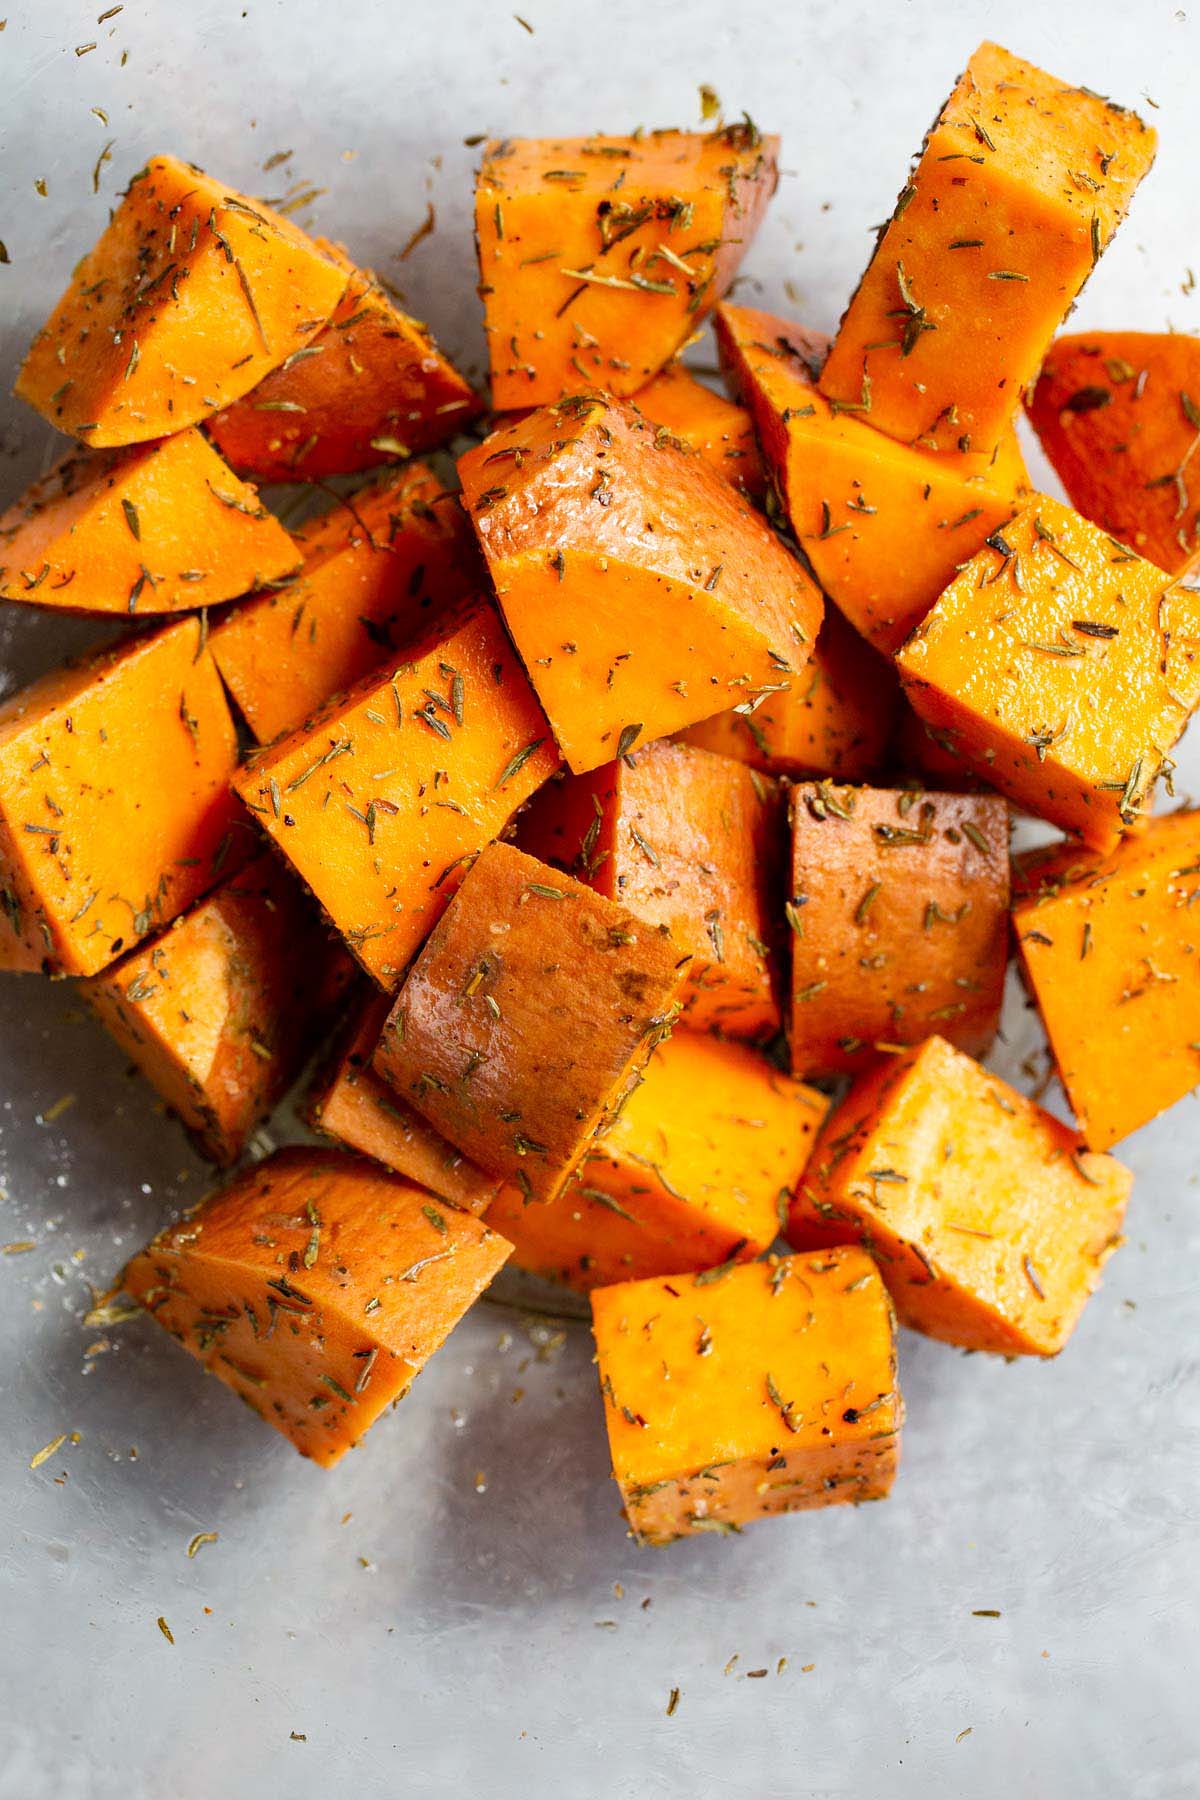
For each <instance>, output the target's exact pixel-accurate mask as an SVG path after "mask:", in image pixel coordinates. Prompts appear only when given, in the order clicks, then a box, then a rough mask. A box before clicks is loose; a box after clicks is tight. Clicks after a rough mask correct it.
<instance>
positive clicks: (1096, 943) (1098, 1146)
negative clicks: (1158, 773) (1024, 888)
mask: <svg viewBox="0 0 1200 1800" xmlns="http://www.w3.org/2000/svg"><path fill="white" fill-rule="evenodd" d="M1031 862H1032V867H1028V866H1027V868H1026V870H1025V872H1024V880H1023V881H1022V884H1021V885H1028V886H1030V887H1031V888H1032V890H1033V891H1032V892H1030V893H1027V894H1025V895H1022V896H1020V897H1019V898H1018V899H1017V901H1016V903H1015V905H1014V907H1013V925H1014V927H1015V930H1016V938H1017V946H1018V948H1019V950H1020V953H1021V962H1022V965H1023V967H1024V971H1025V975H1026V978H1027V980H1028V982H1029V986H1030V988H1031V990H1032V992H1033V997H1034V999H1035V1000H1036V1001H1037V1004H1038V1010H1039V1011H1040V1013H1041V1015H1042V1021H1043V1023H1044V1025H1045V1027H1046V1034H1047V1036H1048V1037H1049V1039H1050V1047H1051V1049H1052V1051H1053V1052H1054V1057H1055V1061H1056V1062H1057V1064H1058V1069H1059V1074H1060V1075H1061V1077H1062V1082H1063V1086H1064V1087H1065V1089H1066V1091H1067V1098H1068V1100H1069V1101H1070V1102H1071V1107H1072V1109H1073V1111H1074V1113H1075V1117H1076V1119H1077V1121H1078V1124H1079V1129H1080V1131H1081V1133H1082V1134H1083V1138H1084V1141H1085V1142H1086V1143H1088V1144H1090V1145H1091V1147H1092V1148H1093V1149H1094V1150H1107V1148H1108V1147H1109V1145H1110V1144H1115V1143H1116V1142H1117V1140H1118V1139H1119V1138H1123V1137H1127V1136H1128V1135H1129V1133H1130V1132H1131V1131H1136V1130H1137V1128H1138V1126H1139V1125H1144V1124H1145V1123H1146V1122H1147V1120H1149V1119H1152V1118H1154V1116H1155V1115H1156V1114H1157V1113H1160V1112H1162V1111H1164V1110H1165V1108H1166V1107H1168V1106H1172V1105H1174V1103H1175V1101H1176V1100H1180V1099H1182V1098H1183V1096H1184V1095H1185V1094H1186V1093H1188V1092H1190V1090H1191V1089H1192V1088H1194V1087H1195V1086H1196V1085H1197V1083H1200V1053H1198V1048H1197V1047H1198V1044H1200V994H1198V991H1197V986H1196V971H1197V966H1198V965H1197V960H1196V959H1197V953H1198V952H1200V928H1198V927H1197V926H1196V925H1194V924H1193V919H1194V918H1195V917H1196V916H1197V915H1196V914H1195V911H1194V908H1195V902H1196V901H1197V900H1198V899H1200V814H1198V813H1195V812H1184V813H1172V814H1168V815H1167V816H1166V817H1165V818H1162V819H1154V820H1151V821H1150V823H1149V824H1148V825H1147V828H1146V830H1145V831H1144V832H1142V833H1140V834H1139V835H1136V836H1133V837H1129V838H1126V839H1124V840H1123V842H1122V843H1121V844H1120V845H1119V846H1118V847H1117V849H1116V850H1115V851H1113V852H1112V853H1111V855H1108V856H1099V855H1096V854H1095V853H1094V852H1091V853H1089V852H1083V851H1080V850H1079V849H1078V848H1076V849H1074V850H1071V851H1067V852H1065V853H1063V852H1059V853H1058V854H1056V855H1055V856H1054V857H1053V858H1049V859H1048V858H1046V857H1040V858H1034V859H1031ZM1019 892H1020V890H1019V888H1018V893H1019Z"/></svg>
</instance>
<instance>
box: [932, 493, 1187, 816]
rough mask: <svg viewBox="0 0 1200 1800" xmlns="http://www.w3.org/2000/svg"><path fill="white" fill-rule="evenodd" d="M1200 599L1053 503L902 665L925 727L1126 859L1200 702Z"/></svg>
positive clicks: (1005, 541)
mask: <svg viewBox="0 0 1200 1800" xmlns="http://www.w3.org/2000/svg"><path fill="white" fill-rule="evenodd" d="M1198 650H1200V595H1198V594H1195V593H1193V592H1190V591H1189V590H1188V589H1187V588H1183V587H1177V586H1175V585H1173V584H1172V582H1171V580H1170V578H1169V577H1168V576H1167V575H1165V574H1164V573H1163V571H1162V570H1161V569H1158V568H1156V567H1155V566H1154V564H1153V563H1148V562H1144V561H1143V560H1142V558H1141V557H1139V556H1136V555H1135V554H1134V552H1133V551H1132V550H1126V549H1125V548H1123V546H1122V545H1120V544H1118V543H1117V542H1116V541H1115V540H1114V539H1112V538H1110V537H1108V536H1107V535H1106V534H1105V533H1104V532H1102V531H1100V530H1098V529H1097V527H1096V526H1094V525H1089V524H1088V522H1087V520H1086V519H1081V518H1080V516H1079V514H1078V513H1076V512H1072V510H1071V508H1070V507H1069V506H1062V505H1060V504H1059V502H1058V501H1056V500H1050V499H1048V498H1047V497H1046V495H1044V494H1035V495H1034V496H1033V497H1032V499H1030V500H1029V501H1028V502H1027V503H1026V504H1025V505H1024V506H1023V507H1022V508H1021V510H1020V512H1018V513H1017V514H1016V515H1015V517H1014V518H1013V519H1012V520H1011V521H1010V523H1009V524H1007V525H1005V527H1004V529H1003V531H1002V532H999V533H993V535H992V537H991V539H990V540H989V542H988V544H987V545H986V546H985V547H984V548H983V549H982V550H981V551H980V552H979V554H978V555H977V556H975V557H973V558H972V560H971V561H970V562H969V563H968V564H967V566H966V568H965V569H964V570H963V571H962V573H961V575H959V576H958V578H957V579H956V580H955V581H953V582H951V584H950V586H949V587H948V588H947V589H946V591H945V593H944V594H943V595H942V597H941V599H940V600H939V601H938V603H937V605H936V606H935V607H934V609H933V611H932V612H931V613H930V614H929V616H928V618H926V620H925V622H924V623H923V624H922V625H919V626H918V627H917V630H916V631H915V632H914V634H913V636H912V637H911V638H910V639H909V641H908V643H907V644H906V645H905V646H904V648H903V650H902V651H901V652H900V655H899V657H898V658H897V661H898V663H899V667H900V675H901V678H902V680H903V682H904V685H905V688H906V690H907V693H908V697H909V699H910V700H911V701H912V704H913V706H914V707H915V708H916V710H917V712H919V713H920V714H921V716H922V718H924V719H926V720H927V721H928V722H929V724H931V725H933V726H935V727H936V728H937V729H939V730H941V731H947V732H950V733H952V734H953V741H954V742H955V744H956V745H957V747H958V748H959V750H960V751H961V753H962V756H963V759H964V760H965V761H966V762H968V763H970V764H971V765H972V766H973V767H974V768H975V769H976V770H977V772H978V773H979V774H980V775H982V776H983V778H984V780H985V781H988V782H990V783H991V784H992V786H993V787H996V788H999V790H1000V792H1001V793H1002V794H1007V796H1008V798H1009V799H1010V800H1011V801H1013V803H1014V804H1015V805H1017V806H1021V807H1024V808H1025V809H1026V810H1027V811H1028V812H1032V813H1036V814H1037V815H1038V816H1039V817H1040V818H1043V819H1049V820H1050V821H1051V822H1052V823H1053V824H1055V825H1060V826H1061V827H1062V828H1063V830H1064V831H1073V832H1078V833H1079V835H1080V836H1081V837H1083V838H1084V840H1085V841H1086V842H1087V843H1089V844H1092V845H1094V846H1095V847H1096V848H1097V849H1100V850H1106V849H1111V848H1112V846H1113V845H1114V844H1115V843H1116V841H1117V838H1118V836H1119V834H1120V832H1121V830H1122V827H1124V826H1128V825H1130V824H1132V823H1133V821H1134V820H1135V819H1137V818H1138V817H1139V816H1140V814H1142V813H1143V812H1144V811H1146V810H1147V809H1148V805H1149V799H1150V795H1151V794H1152V792H1153V789H1154V785H1155V783H1156V781H1157V780H1158V779H1159V777H1160V776H1161V775H1163V774H1165V773H1167V772H1168V770H1169V769H1170V767H1171V764H1170V758H1169V751H1170V749H1171V746H1172V744H1173V743H1174V742H1175V740H1176V738H1178V736H1179V734H1180V732H1181V731H1182V730H1183V728H1184V726H1185V724H1186V723H1187V720H1188V717H1189V715H1190V714H1191V712H1192V710H1193V708H1194V707H1195V706H1196V703H1197V701H1198V700H1200V662H1198V661H1197V651H1198Z"/></svg>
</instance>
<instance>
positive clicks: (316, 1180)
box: [123, 1146, 510, 1468]
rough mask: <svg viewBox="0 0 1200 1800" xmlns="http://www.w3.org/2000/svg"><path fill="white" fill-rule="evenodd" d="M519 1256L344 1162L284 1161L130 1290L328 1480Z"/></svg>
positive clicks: (140, 1261)
mask: <svg viewBox="0 0 1200 1800" xmlns="http://www.w3.org/2000/svg"><path fill="white" fill-rule="evenodd" d="M509 1249H510V1246H509V1245H508V1244H506V1243H505V1242H504V1239H503V1238H501V1237H498V1236H497V1235H496V1233H495V1232H494V1231H490V1230H489V1229H488V1227H487V1226H486V1225H483V1224H481V1223H480V1221H479V1220H478V1219H476V1218H472V1216H471V1214H470V1213H465V1212H460V1211H458V1209H457V1208H454V1207H449V1206H445V1205H443V1206H438V1205H437V1204H436V1202H435V1201H434V1200H433V1199H432V1197H431V1196H430V1195H429V1194H427V1193H426V1192H425V1191H424V1189H422V1188H418V1187H415V1186H414V1185H413V1184H412V1183H411V1182H408V1181H402V1180H400V1178H399V1177H398V1176H395V1175H389V1174H387V1173H386V1172H385V1171H384V1170H382V1169H380V1168H378V1167H376V1166H375V1165H374V1164H372V1163H369V1162H364V1161H363V1160H362V1159H361V1158H360V1157H357V1156H349V1155H347V1154H346V1153H345V1152H344V1151H341V1150H314V1149H310V1148H308V1147H307V1146H305V1147H303V1148H301V1147H299V1146H297V1147H295V1148H293V1149H290V1150H279V1151H277V1152H276V1154H275V1155H274V1156H271V1157H268V1159H267V1160H266V1162H262V1163H259V1164H257V1165H256V1166H255V1167H254V1168H251V1169H248V1170H246V1172H245V1174H243V1175H240V1176H238V1177H237V1179H236V1180H234V1181H233V1182H231V1183H230V1185H229V1186H228V1187H226V1188H224V1189H222V1190H220V1191H219V1192H217V1193H215V1194H211V1195H210V1196H209V1197H208V1199H207V1200H204V1201H203V1202H202V1203H201V1204H200V1206H199V1207H198V1208H196V1210H195V1211H194V1212H192V1213H190V1214H188V1215H187V1216H186V1217H185V1218H183V1219H181V1220H180V1221H179V1223H178V1224H177V1225H172V1226H168V1228H167V1229H166V1230H165V1231H163V1232H161V1233H160V1234H159V1236H158V1237H156V1238H155V1239H154V1241H153V1242H152V1243H150V1244H148V1245H147V1246H146V1248H145V1249H144V1250H142V1251H141V1252H139V1254H138V1255H137V1256H135V1257H134V1259H133V1261H132V1262H131V1263H130V1264H129V1267H128V1268H127V1269H126V1270H125V1274H124V1277H123V1281H124V1286H125V1287H126V1289H127V1290H128V1292H129V1293H131V1294H133V1295H134V1297H135V1298H136V1299H138V1300H140V1301H141V1303H142V1305H143V1306H144V1307H145V1308H146V1310H147V1311H148V1312H149V1313H150V1315H151V1317H152V1318H154V1319H156V1320H157V1321H158V1323H159V1324H160V1325H161V1326H162V1327H163V1328H164V1330H166V1331H169V1332H170V1333H171V1335H172V1337H175V1338H178V1340H179V1342H180V1343H181V1344H182V1345H183V1347H184V1349H185V1350H187V1351H189V1352H190V1353H191V1355H193V1356H195V1357H197V1358H198V1359H199V1361H200V1362H202V1363H203V1364H204V1366H205V1368H206V1369H207V1370H208V1372H209V1373H210V1374H211V1375H217V1376H219V1377H220V1379H221V1380H222V1381H223V1382H224V1383H225V1384H226V1386H227V1387H230V1388H232V1389H233V1391H234V1393H235V1394H236V1395H237V1396H238V1398H239V1399H241V1400H244V1401H245V1402H246V1405H247V1406H248V1407H249V1408H250V1409H251V1411H252V1412H256V1413H257V1414H258V1415H259V1417H260V1418H262V1419H265V1420H266V1422H267V1424H268V1425H273V1426H274V1427H275V1429H276V1431H279V1432H282V1434H283V1436H284V1437H286V1438H288V1439H289V1440H290V1441H291V1443H293V1444H294V1445H295V1447H296V1449H297V1450H299V1452H300V1454H301V1456H309V1457H311V1458H312V1460H313V1461H314V1462H316V1463H320V1464H321V1465H322V1467H323V1468H331V1467H332V1465H333V1464H334V1463H336V1462H337V1461H338V1460H339V1459H340V1458H341V1457H342V1456H344V1455H345V1453H346V1451H347V1450H350V1449H352V1448H353V1447H354V1445H355V1444H356V1443H357V1442H358V1440H359V1439H360V1438H361V1437H362V1435H363V1433H364V1432H365V1431H366V1430H367V1429H368V1428H369V1427H370V1426H371V1425H373V1424H374V1423H375V1420H376V1419H377V1418H378V1417H379V1415H380V1413H382V1412H384V1411H386V1409H387V1408H388V1407H389V1406H391V1405H392V1403H393V1402H394V1401H396V1400H399V1399H402V1398H403V1396H404V1395H405V1394H406V1393H407V1392H408V1389H409V1387H410V1386H411V1385H412V1381H413V1378H414V1376H416V1375H417V1374H418V1373H419V1372H420V1370H421V1369H423V1368H424V1366H425V1364H426V1363H427V1362H428V1361H429V1358H430V1357H431V1356H432V1355H433V1353H434V1351H435V1350H437V1349H438V1348H439V1347H440V1346H441V1344H442V1343H443V1342H444V1341H445V1339H446V1338H447V1337H448V1336H449V1335H450V1332H451V1331H452V1330H453V1329H454V1327H455V1325H457V1323H458V1321H459V1319H460V1318H461V1317H462V1315H463V1314H464V1313H465V1312H466V1310H467V1308H468V1307H469V1306H470V1305H471V1303H472V1301H474V1300H475V1299H476V1298H477V1297H478V1296H479V1294H481V1293H482V1291H483V1289H484V1288H485V1287H486V1286H487V1284H488V1282H489V1281H490V1280H491V1278H492V1276H493V1275H494V1274H495V1273H496V1271H497V1269H499V1268H500V1267H501V1266H502V1264H503V1263H504V1260H505V1258H506V1257H507V1255H508V1253H509Z"/></svg>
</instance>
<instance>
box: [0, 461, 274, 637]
mask: <svg viewBox="0 0 1200 1800" xmlns="http://www.w3.org/2000/svg"><path fill="white" fill-rule="evenodd" d="M0 558H2V559H3V560H2V561H0V599H5V600H19V601H24V602H26V603H28V604H31V605H34V606H47V607H54V608H56V609H60V610H62V611H64V612H81V613H138V614H142V613H171V612H183V611H188V610H190V609H193V608H195V607H199V606H210V605H215V604H216V603H217V602H218V601H221V600H233V599H235V598H236V597H237V596H238V595H239V594H244V593H246V592H247V591H248V590H249V589H251V588H254V587H258V586H259V585H260V583H264V582H269V581H278V580H279V579H280V578H281V577H282V576H284V575H290V574H291V572H292V570H293V569H294V568H295V567H296V565H297V564H298V562H299V560H300V552H299V550H298V549H297V547H296V545H295V544H294V543H293V541H292V539H291V538H290V537H289V536H288V534H287V532H286V531H285V530H284V529H283V526H282V525H281V524H280V523H279V521H278V520H277V519H276V518H274V517H273V516H272V514H271V513H269V512H268V511H267V509H266V507H265V506H263V505H262V504H261V503H260V501H259V498H258V495H257V494H256V493H255V491H254V489H253V488H252V487H247V485H246V483H245V482H243V481H239V480H238V479H237V477H236V475H234V473H233V471H232V470H231V469H230V468H228V467H227V465H226V464H225V463H223V462H222V461H221V458H220V457H219V456H218V455H217V453H216V451H215V450H213V449H212V448H211V446H210V445H209V444H208V443H207V442H206V441H205V439H204V437H203V436H202V435H201V433H200V432H198V431H193V430H188V431H181V432H178V433H177V434H176V436H174V437H169V438H162V439H160V440H159V442H158V443H156V444H145V445H142V444H139V445H136V446H134V447H133V448H131V449H128V450H99V451H86V450H85V451H80V452H78V453H77V454H76V455H73V456H69V457H67V458H66V460H65V461H63V462H61V463H59V464H58V466H57V467H56V468H54V469H52V470H51V472H50V474H49V475H47V476H45V477H44V478H43V480H41V481H38V482H35V483H34V485H33V487H31V488H30V489H29V490H28V492H27V493H25V494H22V496H21V498H20V499H19V500H17V501H15V502H14V504H13V505H12V506H10V507H9V509H8V511H7V512H6V513H5V514H4V515H3V517H2V518H0Z"/></svg>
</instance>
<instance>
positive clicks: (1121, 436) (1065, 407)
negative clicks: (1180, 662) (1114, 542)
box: [1028, 331, 1200, 575]
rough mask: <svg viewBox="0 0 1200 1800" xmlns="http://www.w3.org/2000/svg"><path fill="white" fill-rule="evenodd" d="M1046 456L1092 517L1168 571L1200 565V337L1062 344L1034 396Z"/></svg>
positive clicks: (1033, 412) (1111, 335)
mask: <svg viewBox="0 0 1200 1800" xmlns="http://www.w3.org/2000/svg"><path fill="white" fill-rule="evenodd" d="M1028 404H1029V417H1030V419H1031V420H1032V421H1033V428H1034V430H1035V431H1036V432H1037V434H1038V437H1039V438H1040V439H1041V441H1042V449H1043V450H1044V451H1045V452H1046V455H1047V456H1048V457H1049V458H1050V461H1051V463H1052V464H1053V465H1054V472H1055V474H1056V475H1057V476H1058V477H1059V479H1060V480H1061V482H1062V484H1063V486H1064V487H1065V488H1066V490H1067V494H1068V497H1069V498H1070V501H1071V504H1072V506H1075V507H1077V508H1078V510H1079V511H1080V512H1081V513H1082V514H1083V516H1084V518H1085V519H1091V520H1093V521H1094V522H1095V523H1096V524H1097V525H1101V526H1103V528H1104V530H1105V531H1110V532H1111V533H1112V535H1113V536H1114V537H1115V538H1119V539H1120V540H1121V542H1122V543H1123V544H1129V545H1130V546H1131V547H1132V548H1133V549H1134V550H1137V551H1139V552H1140V553H1141V555H1142V556H1146V557H1149V559H1150V561H1151V562H1154V563H1157V564H1158V566H1159V568H1160V569H1166V570H1167V572H1168V574H1171V575H1183V574H1186V573H1187V571H1188V570H1190V569H1193V568H1194V567H1195V565H1196V562H1197V559H1200V468H1198V467H1196V466H1195V462H1194V459H1195V455H1196V441H1197V437H1198V436H1200V339H1197V338H1194V337H1185V336H1184V335H1183V333H1182V332H1178V333H1177V332H1161V333H1156V332H1151V331H1093V332H1086V333H1083V334H1082V335H1078V336H1072V337H1060V338H1056V339H1055V341H1054V343H1053V344H1051V346H1050V349H1049V352H1048V354H1047V356H1046V359H1045V361H1044V362H1043V364H1042V368H1041V373H1040V375H1039V376H1038V379H1037V385H1036V386H1035V387H1034V389H1033V392H1032V394H1031V396H1030V397H1029V403H1028Z"/></svg>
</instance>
